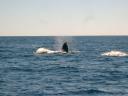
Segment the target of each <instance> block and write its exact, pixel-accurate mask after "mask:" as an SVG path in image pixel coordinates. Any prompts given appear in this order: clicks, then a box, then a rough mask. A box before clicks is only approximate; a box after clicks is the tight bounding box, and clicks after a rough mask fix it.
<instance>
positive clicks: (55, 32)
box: [0, 0, 128, 36]
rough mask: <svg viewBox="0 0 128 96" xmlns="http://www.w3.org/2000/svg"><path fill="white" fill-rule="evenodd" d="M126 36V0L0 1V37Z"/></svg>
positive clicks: (127, 14) (127, 26)
mask: <svg viewBox="0 0 128 96" xmlns="http://www.w3.org/2000/svg"><path fill="white" fill-rule="evenodd" d="M68 35H69V36H71V35H73V36H74V35H75V36H77V35H82V36H87V35H128V0H0V36H68Z"/></svg>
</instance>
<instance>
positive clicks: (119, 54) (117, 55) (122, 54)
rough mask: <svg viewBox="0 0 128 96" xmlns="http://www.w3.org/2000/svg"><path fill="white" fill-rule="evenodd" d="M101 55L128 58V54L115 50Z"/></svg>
mask: <svg viewBox="0 0 128 96" xmlns="http://www.w3.org/2000/svg"><path fill="white" fill-rule="evenodd" d="M101 55H102V56H116V57H122V56H128V54H127V53H126V52H122V51H115V50H112V51H109V52H105V53H102V54H101Z"/></svg>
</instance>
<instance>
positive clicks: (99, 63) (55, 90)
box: [0, 36, 128, 96]
mask: <svg viewBox="0 0 128 96" xmlns="http://www.w3.org/2000/svg"><path fill="white" fill-rule="evenodd" d="M61 38H62V39H61ZM64 41H67V42H68V45H69V50H70V51H72V52H73V53H67V54H40V55H37V54H35V52H36V50H37V49H38V48H48V49H50V50H59V48H60V46H62V42H64ZM111 51H114V52H115V51H116V52H117V54H116V52H115V53H112V55H110V54H109V55H103V53H105V52H109V53H111ZM121 52H123V53H125V54H126V55H123V56H122V55H121V56H120V55H119V54H122V53H121ZM118 53H119V54H118ZM113 54H115V55H114V56H113ZM127 54H128V36H68V37H54V36H53V37H52V36H51V37H50V36H49V37H48V36H44V37H43V36H42V37H41V36H32V37H31V36H28V37H27V36H25V37H23V36H21V37H20V36H17V37H16V36H14V37H2V36H1V37H0V96H128V55H127Z"/></svg>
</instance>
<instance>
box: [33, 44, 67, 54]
mask: <svg viewBox="0 0 128 96" xmlns="http://www.w3.org/2000/svg"><path fill="white" fill-rule="evenodd" d="M35 53H36V54H51V53H68V45H67V42H64V44H63V45H62V48H61V50H59V51H54V50H50V49H47V48H44V47H41V48H38V49H37V50H36V52H35Z"/></svg>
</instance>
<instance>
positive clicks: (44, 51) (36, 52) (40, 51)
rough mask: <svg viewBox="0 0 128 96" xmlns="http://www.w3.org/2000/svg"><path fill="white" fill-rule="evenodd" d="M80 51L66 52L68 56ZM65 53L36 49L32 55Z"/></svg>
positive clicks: (62, 52)
mask: <svg viewBox="0 0 128 96" xmlns="http://www.w3.org/2000/svg"><path fill="white" fill-rule="evenodd" d="M78 52H80V51H70V52H68V53H69V54H73V53H78ZM65 53H66V52H64V51H61V50H58V51H54V50H49V49H47V48H38V49H37V50H36V51H35V52H34V54H37V55H38V54H65Z"/></svg>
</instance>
